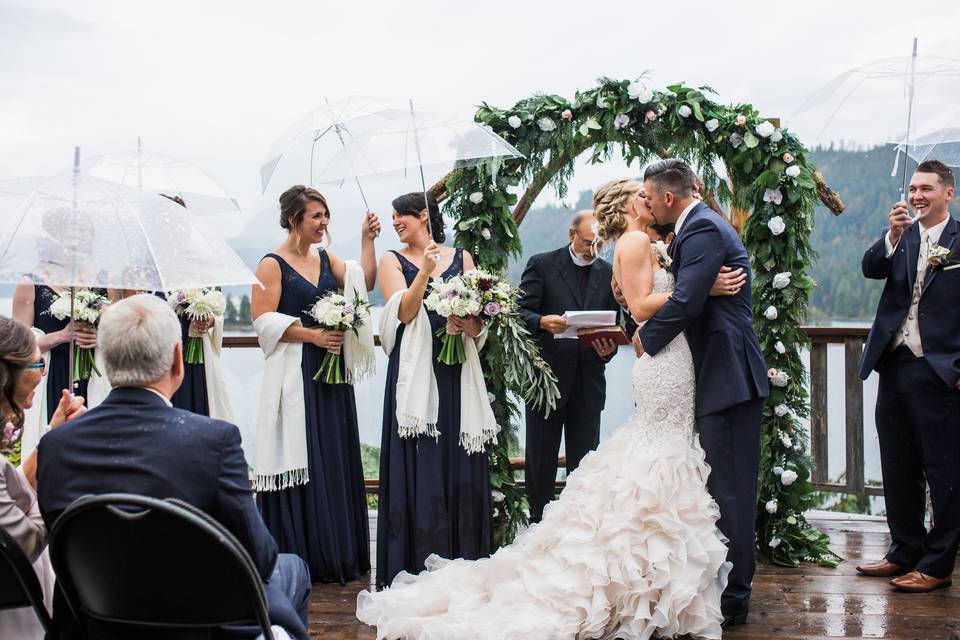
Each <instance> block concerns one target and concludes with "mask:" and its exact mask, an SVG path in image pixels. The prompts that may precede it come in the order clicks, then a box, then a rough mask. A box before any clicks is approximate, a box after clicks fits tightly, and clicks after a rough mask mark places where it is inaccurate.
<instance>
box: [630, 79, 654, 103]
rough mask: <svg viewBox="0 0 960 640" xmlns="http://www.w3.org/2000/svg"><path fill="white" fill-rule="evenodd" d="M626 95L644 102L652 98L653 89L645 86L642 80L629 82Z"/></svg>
mask: <svg viewBox="0 0 960 640" xmlns="http://www.w3.org/2000/svg"><path fill="white" fill-rule="evenodd" d="M627 95H629V96H630V98H632V99H633V100H637V101H639V102H644V103H646V102H650V101H651V100H653V89H649V88H647V86H646V85H644V84H643V83H642V82H631V83H630V86H629V87H627Z"/></svg>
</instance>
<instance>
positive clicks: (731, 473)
mask: <svg viewBox="0 0 960 640" xmlns="http://www.w3.org/2000/svg"><path fill="white" fill-rule="evenodd" d="M694 180H695V178H694V173H693V170H692V169H691V168H690V167H689V165H687V164H686V163H684V162H681V161H680V160H672V159H671V160H662V161H660V162H657V163H655V164H653V165H650V166H649V167H647V170H646V171H645V172H644V175H643V181H644V182H643V189H644V192H645V193H646V197H647V203H648V205H649V207H650V211H651V213H652V214H653V217H654V218H655V219H656V220H657V222H659V223H660V224H664V223H674V225H675V227H674V232H675V233H676V238H675V239H674V241H673V242H672V243H671V244H670V257H671V258H672V259H673V262H672V264H671V266H670V269H671V271H672V272H673V274H674V276H675V277H676V286H675V289H674V292H673V294H672V295H671V296H670V300H669V301H668V302H667V303H666V304H665V305H663V307H661V308H660V310H659V311H658V312H657V313H656V315H654V316H653V317H652V318H651V319H650V320H649V321H648V322H647V323H646V324H645V325H644V326H643V328H642V329H640V331H639V332H638V333H637V335H636V336H635V338H634V346H635V347H636V348H637V350H638V353H643V352H646V353H648V354H650V355H651V356H652V355H656V354H657V353H658V352H659V351H660V350H661V349H663V348H664V347H665V346H667V344H669V343H670V341H671V340H673V339H674V338H675V337H677V335H678V334H679V333H680V332H681V331H684V332H685V333H686V337H687V342H688V343H689V344H690V351H691V352H692V354H693V365H694V368H695V371H696V380H697V389H696V412H697V431H698V432H699V434H700V444H701V445H702V446H703V449H704V451H705V452H706V456H707V463H708V464H709V465H710V476H709V478H708V479H707V488H708V489H709V491H710V494H711V495H712V496H713V499H714V500H716V502H717V504H718V505H719V507H720V521H719V522H718V526H719V528H720V531H721V532H722V533H723V535H725V536H726V537H727V538H728V540H729V542H728V543H727V544H728V548H729V552H728V555H727V558H728V560H730V561H731V562H732V563H733V569H732V570H731V571H730V574H729V576H728V582H727V588H726V590H725V591H724V592H723V597H722V600H721V609H722V610H723V625H724V627H726V626H730V625H734V624H743V623H745V622H746V620H747V610H748V607H749V603H750V589H751V582H752V580H753V571H754V566H755V564H756V560H755V548H756V541H755V533H754V519H755V517H756V503H757V470H758V467H759V464H760V416H761V413H762V411H763V402H764V398H766V396H767V394H768V392H769V387H768V382H767V366H766V364H765V363H764V359H763V354H762V353H761V351H760V343H759V341H758V340H757V336H756V334H755V333H754V332H753V312H752V307H751V293H750V281H749V280H748V281H747V283H746V285H747V286H745V287H743V288H742V289H741V290H740V293H738V294H737V295H735V296H719V297H710V288H711V287H712V286H713V284H714V281H715V280H716V278H717V274H718V273H719V272H720V268H721V267H723V266H724V265H726V266H729V267H731V268H733V269H736V268H738V267H739V268H742V269H743V270H744V272H745V273H747V274H749V273H750V262H749V259H748V258H747V251H746V249H745V248H744V246H743V243H742V242H741V241H740V237H739V236H738V235H737V232H736V230H735V229H734V228H733V227H732V226H731V225H730V224H729V223H728V222H727V221H726V220H725V219H724V218H723V217H721V216H720V214H718V213H717V212H716V211H713V210H712V209H711V208H710V207H709V206H707V205H706V204H704V203H703V202H701V201H700V200H698V199H696V198H695V197H694Z"/></svg>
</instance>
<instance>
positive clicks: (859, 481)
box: [843, 336, 866, 502]
mask: <svg viewBox="0 0 960 640" xmlns="http://www.w3.org/2000/svg"><path fill="white" fill-rule="evenodd" d="M862 352H863V339H862V338H858V337H849V336H848V337H846V338H844V340H843V359H844V362H843V364H844V383H845V384H844V387H845V388H846V401H845V403H844V404H845V405H846V418H847V444H846V449H847V451H846V453H847V488H848V490H849V491H850V493H852V494H854V495H856V496H857V499H858V500H859V501H861V502H862V501H863V500H864V498H865V495H866V494H865V491H864V484H865V483H864V466H863V384H862V383H861V381H860V371H859V364H860V355H861V353H862Z"/></svg>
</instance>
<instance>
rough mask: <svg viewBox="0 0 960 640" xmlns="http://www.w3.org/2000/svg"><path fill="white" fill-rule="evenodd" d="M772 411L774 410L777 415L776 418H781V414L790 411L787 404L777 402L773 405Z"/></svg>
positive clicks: (783, 414)
mask: <svg viewBox="0 0 960 640" xmlns="http://www.w3.org/2000/svg"><path fill="white" fill-rule="evenodd" d="M773 412H774V413H775V414H777V417H778V418H782V417H783V416H785V415H787V414H788V413H790V409H788V408H787V405H785V404H778V405H777V406H775V407H774V408H773Z"/></svg>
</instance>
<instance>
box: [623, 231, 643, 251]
mask: <svg viewBox="0 0 960 640" xmlns="http://www.w3.org/2000/svg"><path fill="white" fill-rule="evenodd" d="M624 251H637V252H640V253H649V252H650V236H648V235H647V234H646V233H644V232H643V231H628V232H626V233H625V234H623V235H622V236H620V238H619V239H617V253H622V252H624Z"/></svg>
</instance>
